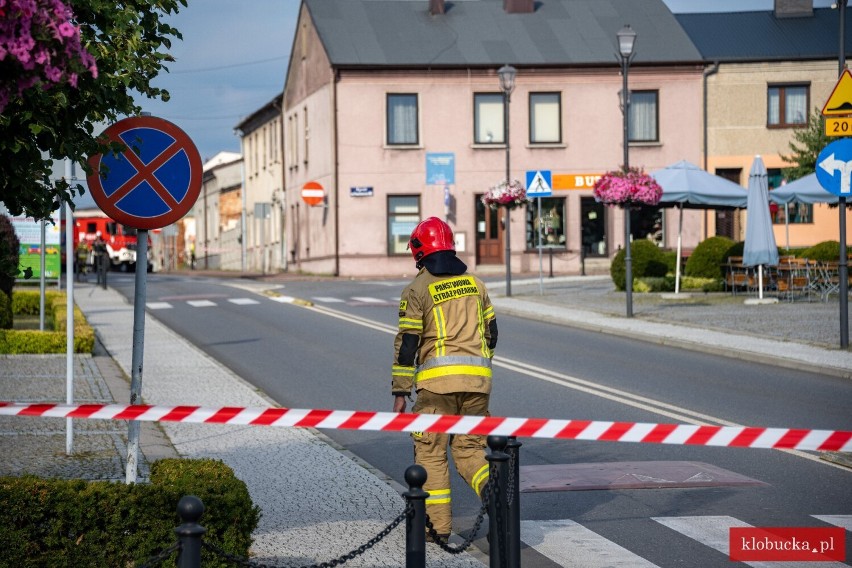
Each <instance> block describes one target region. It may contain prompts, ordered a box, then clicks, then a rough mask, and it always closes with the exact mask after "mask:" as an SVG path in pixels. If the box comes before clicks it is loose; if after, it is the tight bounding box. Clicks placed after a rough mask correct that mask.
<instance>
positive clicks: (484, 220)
mask: <svg viewBox="0 0 852 568" xmlns="http://www.w3.org/2000/svg"><path fill="white" fill-rule="evenodd" d="M474 199H476V264H503V262H504V261H503V224H502V223H501V222H500V219H501V217H502V216H503V214H504V213H505V212H504V211H503V209H491V208H490V207H488V206H486V205H485V204H484V203H482V194H479V195H475V196H474Z"/></svg>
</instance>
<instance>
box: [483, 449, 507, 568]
mask: <svg viewBox="0 0 852 568" xmlns="http://www.w3.org/2000/svg"><path fill="white" fill-rule="evenodd" d="M487 441H488V447H489V448H491V453H489V454H487V455H486V456H485V459H486V460H488V463H490V464H491V470H490V471H491V473H490V475H491V476H492V479H493V478H494V474H495V472H496V474H497V475H496V477H497V491H496V492H495V493H492V494H491V499H489V501H488V535H489V543H488V544H489V546H488V555H489V558H490V561H489V566H490V567H491V568H502V567H503V566H506V560H507V558H506V546H505V544H506V542H508V540H507V534H506V529H507V527H508V518H507V515H508V511H507V510H506V478H507V477H508V470H509V455H508V454H506V453H505V452H504V451H503V450H505V449H506V444H507V443H508V439H507V438H506V436H488V438H487Z"/></svg>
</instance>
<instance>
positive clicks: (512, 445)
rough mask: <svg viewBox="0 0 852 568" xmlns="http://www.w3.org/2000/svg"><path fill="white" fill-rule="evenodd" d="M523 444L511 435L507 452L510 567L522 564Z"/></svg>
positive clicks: (507, 515) (514, 567)
mask: <svg viewBox="0 0 852 568" xmlns="http://www.w3.org/2000/svg"><path fill="white" fill-rule="evenodd" d="M521 446H523V444H522V443H520V442H519V441H518V439H517V438H516V437H515V436H509V442H508V443H507V444H506V453H508V454H509V465H508V470H509V480H508V482H507V486H508V487H507V491H508V493H507V501H508V505H507V507H506V508H507V509H508V513H507V514H506V517H507V518H508V524H509V546H508V547H507V549H508V550H507V552H506V554H507V556H508V557H509V566H510V568H520V566H521V462H520V458H521V455H520V449H521Z"/></svg>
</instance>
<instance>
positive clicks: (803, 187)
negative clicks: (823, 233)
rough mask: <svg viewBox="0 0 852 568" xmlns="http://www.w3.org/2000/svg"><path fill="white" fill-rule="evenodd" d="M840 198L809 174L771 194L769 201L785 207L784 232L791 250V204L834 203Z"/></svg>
mask: <svg viewBox="0 0 852 568" xmlns="http://www.w3.org/2000/svg"><path fill="white" fill-rule="evenodd" d="M838 199H839V197H838V196H836V195H834V194H833V193H829V192H828V191H826V190H825V188H823V187H822V186H821V185H820V183H819V180H818V179H817V177H816V174H808V175H806V176H804V177H801V178H799V179H797V180H795V181H791V182H790V183H785V184H784V185H782V186H781V187H777V188H775V189H773V190H772V191H770V192H769V201H772V202H774V203H777V204H778V205H783V206H784V231H785V233H786V234H787V248H790V237H789V235H790V210H789V207H790V203H792V202H794V201H795V202H798V203H834V204H837V200H838Z"/></svg>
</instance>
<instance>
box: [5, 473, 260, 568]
mask: <svg viewBox="0 0 852 568" xmlns="http://www.w3.org/2000/svg"><path fill="white" fill-rule="evenodd" d="M184 495H195V496H197V497H199V498H200V499H201V500H202V502H203V503H204V508H205V512H204V515H203V516H202V517H201V520H200V521H199V523H200V524H201V525H202V526H204V527H205V528H206V529H207V532H206V533H205V535H204V541H205V542H207V543H210V544H213V545H215V546H217V547H219V548H222V549H224V550H225V551H227V552H229V553H230V554H235V555H239V556H243V557H248V553H249V547H250V546H251V533H252V531H253V530H254V529H255V528H256V527H257V524H258V521H259V519H260V510H259V509H258V507H256V506H254V505H253V504H252V502H251V497H250V496H249V493H248V489H247V487H246V485H245V483H244V482H242V481H241V480H239V479H237V478H236V477H235V476H234V472H233V470H231V468H229V467H228V466H227V465H225V464H224V463H222V462H220V461H217V460H210V459H203V460H184V459H168V460H160V461H156V462H154V463H153V464H152V466H151V483H150V484H129V485H127V484H124V483H116V482H105V481H94V482H87V481H82V480H61V479H39V478H36V477H33V476H26V477H2V478H0V510H2V511H3V516H4V519H5V520H4V522H3V523H0V550H2V551H3V552H2V559H0V566H3V567H6V566H9V567H15V568H30V567H33V568H34V567H36V566H50V567H53V566H56V567H59V566H87V567H91V568H101V567H103V568H113V567H115V566H134V565H135V564H138V563H141V562H143V561H145V560H146V559H148V558H150V557H151V556H154V555H156V554H157V553H158V552H160V551H161V550H165V549H166V548H169V547H170V546H171V545H172V544H174V543H175V541H176V536H175V533H174V529H175V527H177V526H178V525H179V524H180V523H181V520H180V518H179V516H178V515H177V512H176V511H177V504H178V501H179V500H180V498H181V497H182V496H184ZM174 558H175V556H174V555H173V556H172V562H173V561H174ZM165 565H166V566H168V565H173V564H170V563H167V564H165ZM203 565H204V566H217V567H219V566H232V565H233V564H231V563H228V562H224V561H222V560H221V559H218V558H215V557H214V556H213V555H212V554H211V553H210V552H208V551H206V550H205V551H204V554H203Z"/></svg>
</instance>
